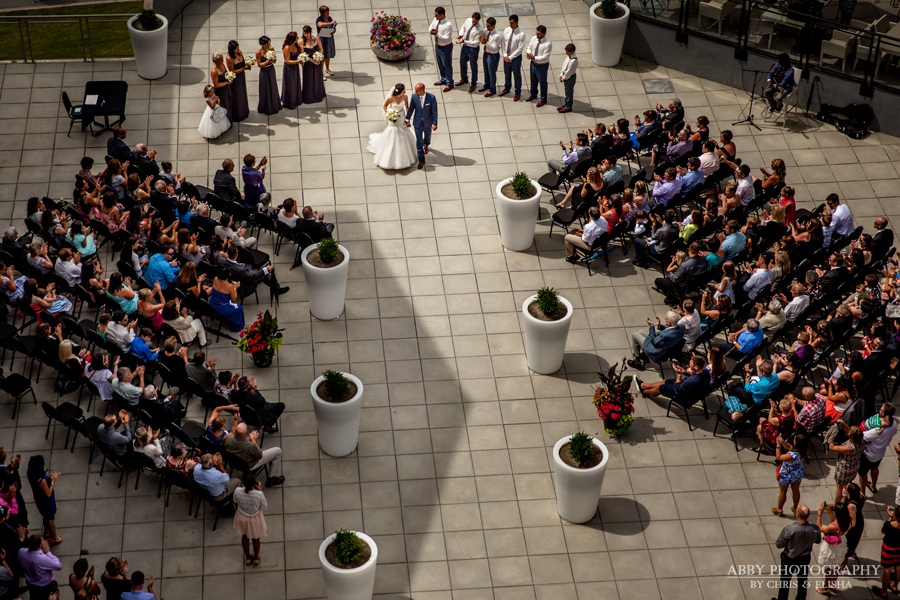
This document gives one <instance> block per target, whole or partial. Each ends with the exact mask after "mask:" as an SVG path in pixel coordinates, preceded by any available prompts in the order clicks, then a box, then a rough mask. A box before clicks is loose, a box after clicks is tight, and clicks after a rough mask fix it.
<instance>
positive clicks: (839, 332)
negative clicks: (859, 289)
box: [826, 304, 853, 339]
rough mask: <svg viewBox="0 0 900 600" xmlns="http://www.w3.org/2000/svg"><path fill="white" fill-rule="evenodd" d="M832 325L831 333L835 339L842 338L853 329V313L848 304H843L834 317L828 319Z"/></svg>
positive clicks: (830, 316)
mask: <svg viewBox="0 0 900 600" xmlns="http://www.w3.org/2000/svg"><path fill="white" fill-rule="evenodd" d="M826 320H827V321H828V323H829V324H830V325H831V331H832V333H833V334H834V337H835V338H838V339H840V338H842V337H844V334H845V333H847V332H848V331H849V330H850V329H851V328H852V327H853V311H851V310H850V307H849V306H847V305H846V304H841V305H840V306H838V307H837V310H836V311H835V313H834V314H833V315H828V319H826Z"/></svg>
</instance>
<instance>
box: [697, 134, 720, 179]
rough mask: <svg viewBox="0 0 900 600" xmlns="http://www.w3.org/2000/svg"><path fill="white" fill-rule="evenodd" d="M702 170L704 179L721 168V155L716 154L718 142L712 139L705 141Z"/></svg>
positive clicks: (701, 161)
mask: <svg viewBox="0 0 900 600" xmlns="http://www.w3.org/2000/svg"><path fill="white" fill-rule="evenodd" d="M700 170H701V171H703V179H704V180H706V178H707V177H709V176H710V175H712V174H713V173H715V172H716V171H718V170H719V155H718V154H716V143H715V142H713V141H712V140H706V141H705V142H703V154H701V155H700Z"/></svg>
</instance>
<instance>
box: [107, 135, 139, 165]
mask: <svg viewBox="0 0 900 600" xmlns="http://www.w3.org/2000/svg"><path fill="white" fill-rule="evenodd" d="M106 153H107V154H109V155H110V156H112V157H113V158H115V159H117V160H118V161H119V162H121V163H124V162H125V161H126V160H132V159H133V158H134V152H132V150H131V148H129V147H128V144H126V143H125V140H120V139H119V138H117V137H116V136H112V137H111V138H109V140H108V141H107V142H106Z"/></svg>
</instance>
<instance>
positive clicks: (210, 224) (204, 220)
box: [191, 215, 219, 244]
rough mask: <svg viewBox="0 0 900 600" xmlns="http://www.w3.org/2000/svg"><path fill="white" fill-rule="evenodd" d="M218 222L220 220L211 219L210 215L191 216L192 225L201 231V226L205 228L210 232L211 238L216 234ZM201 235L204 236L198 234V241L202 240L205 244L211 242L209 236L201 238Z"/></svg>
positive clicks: (195, 229)
mask: <svg viewBox="0 0 900 600" xmlns="http://www.w3.org/2000/svg"><path fill="white" fill-rule="evenodd" d="M218 224H219V222H218V221H216V220H215V219H210V218H209V217H203V216H200V215H194V216H193V217H191V227H193V228H194V231H197V232H199V228H200V227H202V228H203V229H204V230H206V232H207V233H209V234H210V235H209V238H212V236H214V235H215V234H216V226H217V225H218ZM201 237H202V236H199V235H198V236H197V241H198V242H202V243H204V244H208V243H209V238H207V239H200V238H201Z"/></svg>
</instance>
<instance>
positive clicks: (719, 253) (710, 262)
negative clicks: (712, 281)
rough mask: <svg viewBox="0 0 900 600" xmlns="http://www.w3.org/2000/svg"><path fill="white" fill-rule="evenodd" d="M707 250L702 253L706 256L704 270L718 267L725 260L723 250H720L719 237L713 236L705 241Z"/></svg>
mask: <svg viewBox="0 0 900 600" xmlns="http://www.w3.org/2000/svg"><path fill="white" fill-rule="evenodd" d="M706 249H707V252H706V254H705V255H704V257H705V258H706V270H707V271H712V270H713V269H714V268H715V267H718V266H719V265H721V264H722V263H724V262H725V252H724V251H723V250H722V243H721V242H719V238H716V237H713V238H712V239H710V240H709V242H707V243H706Z"/></svg>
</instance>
